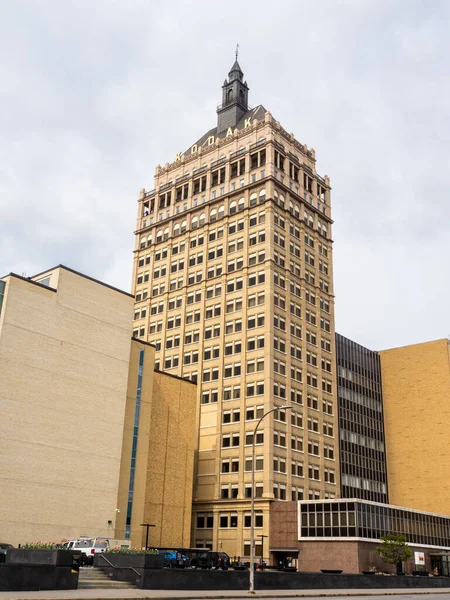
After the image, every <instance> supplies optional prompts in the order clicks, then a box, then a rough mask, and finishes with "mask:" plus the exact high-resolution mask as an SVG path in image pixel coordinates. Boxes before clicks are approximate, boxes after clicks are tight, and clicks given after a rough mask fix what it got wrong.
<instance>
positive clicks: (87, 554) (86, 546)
mask: <svg viewBox="0 0 450 600" xmlns="http://www.w3.org/2000/svg"><path fill="white" fill-rule="evenodd" d="M63 548H65V549H66V550H77V551H79V552H81V554H82V563H84V564H86V565H92V563H93V562H94V554H97V553H99V552H105V550H108V548H109V539H108V538H99V537H92V538H91V537H81V538H78V539H77V540H69V541H68V542H65V543H64V544H63Z"/></svg>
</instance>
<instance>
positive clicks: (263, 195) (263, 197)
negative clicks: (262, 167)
mask: <svg viewBox="0 0 450 600" xmlns="http://www.w3.org/2000/svg"><path fill="white" fill-rule="evenodd" d="M265 201H266V190H261V191H260V192H259V202H260V203H262V202H265Z"/></svg>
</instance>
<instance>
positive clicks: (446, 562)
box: [430, 552, 450, 577]
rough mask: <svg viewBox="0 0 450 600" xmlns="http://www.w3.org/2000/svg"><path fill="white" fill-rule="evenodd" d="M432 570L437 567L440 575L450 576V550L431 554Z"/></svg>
mask: <svg viewBox="0 0 450 600" xmlns="http://www.w3.org/2000/svg"><path fill="white" fill-rule="evenodd" d="M430 558H431V571H432V572H433V571H434V569H437V572H438V575H445V576H446V577H449V576H450V552H446V553H445V554H444V553H442V554H441V553H439V554H430Z"/></svg>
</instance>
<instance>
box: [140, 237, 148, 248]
mask: <svg viewBox="0 0 450 600" xmlns="http://www.w3.org/2000/svg"><path fill="white" fill-rule="evenodd" d="M146 242H147V238H146V237H145V235H144V237H141V248H145V243H146Z"/></svg>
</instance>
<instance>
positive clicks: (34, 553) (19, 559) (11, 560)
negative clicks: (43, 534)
mask: <svg viewBox="0 0 450 600" xmlns="http://www.w3.org/2000/svg"><path fill="white" fill-rule="evenodd" d="M72 561H73V554H72V552H71V551H70V550H58V549H55V550H52V549H35V548H10V549H9V550H8V551H7V553H6V561H5V562H6V564H15V565H53V566H58V567H70V566H71V565H72Z"/></svg>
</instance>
